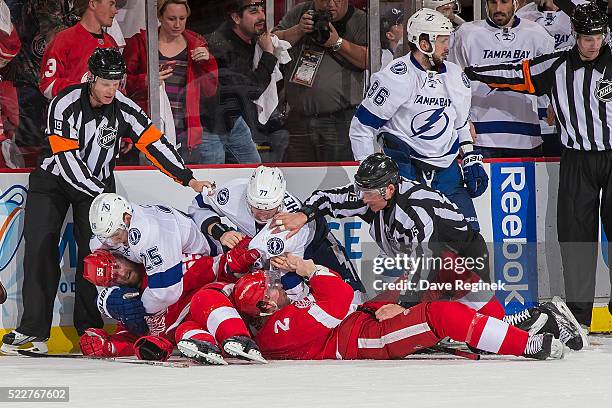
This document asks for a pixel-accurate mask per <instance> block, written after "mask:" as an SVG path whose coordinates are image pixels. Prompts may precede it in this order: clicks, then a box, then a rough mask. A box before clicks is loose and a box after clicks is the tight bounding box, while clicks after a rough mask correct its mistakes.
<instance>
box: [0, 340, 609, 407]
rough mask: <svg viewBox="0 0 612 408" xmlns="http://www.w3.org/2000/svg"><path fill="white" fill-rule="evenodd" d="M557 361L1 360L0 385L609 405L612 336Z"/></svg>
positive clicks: (159, 394)
mask: <svg viewBox="0 0 612 408" xmlns="http://www.w3.org/2000/svg"><path fill="white" fill-rule="evenodd" d="M590 340H591V341H592V342H593V343H594V344H593V345H592V346H591V347H590V348H589V349H588V350H585V351H581V352H571V351H569V350H567V353H566V357H565V359H564V360H560V361H559V360H555V361H531V360H526V359H519V358H511V357H497V356H494V357H487V358H486V359H485V360H481V361H469V360H458V359H455V360H399V361H397V360H396V361H371V360H370V361H363V360H362V361H275V362H271V363H270V364H268V365H256V364H243V365H230V366H216V367H211V366H198V367H189V368H167V367H156V366H140V365H132V364H121V363H113V362H104V361H92V360H76V359H50V358H47V359H42V358H38V359H33V358H27V357H13V356H2V357H0V385H1V386H69V387H70V403H68V404H59V403H52V404H50V403H41V402H38V403H31V404H27V403H2V404H1V405H0V406H2V407H3V408H11V407H13V406H14V407H26V406H32V407H35V408H36V407H38V408H41V407H44V406H53V407H57V406H61V405H66V406H70V407H79V408H81V407H83V408H89V407H164V408H166V407H200V408H225V407H241V408H255V407H265V408H276V407H283V408H288V407H291V408H294V407H312V408H323V407H337V408H344V407H349V408H355V407H368V408H390V407H405V408H425V407H435V408H442V407H477V408H480V407H483V408H485V407H486V408H503V407H513V408H516V407H520V408H544V407H554V408H561V407H571V408H590V407H609V406H612V338H610V337H602V336H597V337H594V336H591V337H590Z"/></svg>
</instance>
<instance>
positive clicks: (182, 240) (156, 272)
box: [90, 204, 219, 313]
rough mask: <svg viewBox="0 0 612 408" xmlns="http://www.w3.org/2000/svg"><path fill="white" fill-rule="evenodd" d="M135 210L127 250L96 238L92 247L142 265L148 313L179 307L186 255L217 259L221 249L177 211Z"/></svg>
mask: <svg viewBox="0 0 612 408" xmlns="http://www.w3.org/2000/svg"><path fill="white" fill-rule="evenodd" d="M132 208H133V213H132V219H131V221H130V226H129V228H128V245H127V246H120V247H106V246H104V245H102V246H101V245H100V244H99V241H98V239H97V238H95V237H93V238H92V240H91V241H90V247H91V250H95V249H98V248H102V249H108V250H109V251H111V252H117V253H119V254H121V255H123V256H124V257H126V258H127V259H129V260H131V261H132V262H136V263H139V264H143V266H144V269H145V271H146V274H147V276H148V286H147V288H146V289H145V290H144V291H143V293H142V296H141V299H142V303H143V305H144V307H145V310H146V311H147V313H157V312H159V311H161V310H164V309H166V308H167V307H168V306H170V305H172V304H174V303H176V301H177V300H178V299H179V298H180V297H181V294H182V293H183V274H184V273H185V269H184V268H183V258H184V255H183V254H193V255H204V256H215V255H217V253H218V249H219V248H218V247H217V246H216V244H215V243H214V242H212V241H209V240H208V239H207V238H206V237H205V236H204V235H203V234H202V233H200V229H199V228H198V226H197V225H196V224H195V223H194V222H193V220H192V219H191V218H190V217H189V216H187V215H186V214H184V213H182V212H181V211H179V210H177V209H175V208H171V207H166V206H163V205H137V204H132Z"/></svg>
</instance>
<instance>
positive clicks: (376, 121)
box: [355, 105, 387, 129]
mask: <svg viewBox="0 0 612 408" xmlns="http://www.w3.org/2000/svg"><path fill="white" fill-rule="evenodd" d="M355 117H356V118H357V120H359V122H361V124H363V125H365V126H369V127H371V128H373V129H380V128H381V127H382V125H384V124H385V123H387V119H383V118H379V117H378V116H376V115H375V114H373V113H372V112H370V111H369V110H367V109H366V108H364V107H363V105H359V107H358V108H357V112H355Z"/></svg>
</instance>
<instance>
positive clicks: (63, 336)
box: [0, 324, 115, 353]
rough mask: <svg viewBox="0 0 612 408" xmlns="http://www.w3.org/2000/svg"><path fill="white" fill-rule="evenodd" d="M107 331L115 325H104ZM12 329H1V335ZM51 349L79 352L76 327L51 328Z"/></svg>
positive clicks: (63, 351)
mask: <svg viewBox="0 0 612 408" xmlns="http://www.w3.org/2000/svg"><path fill="white" fill-rule="evenodd" d="M104 328H105V329H106V331H108V332H109V333H113V332H114V331H115V325H114V324H109V325H106V326H104ZM11 330H12V329H0V336H4V334H6V333H8V332H10V331H11ZM49 351H50V352H52V353H78V352H80V351H81V349H80V348H79V336H78V335H77V332H76V329H75V328H74V327H72V326H54V327H52V328H51V337H50V338H49Z"/></svg>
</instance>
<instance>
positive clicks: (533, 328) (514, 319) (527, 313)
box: [503, 306, 548, 336]
mask: <svg viewBox="0 0 612 408" xmlns="http://www.w3.org/2000/svg"><path fill="white" fill-rule="evenodd" d="M503 320H504V322H506V323H508V324H509V325H512V326H515V327H518V328H519V329H521V330H525V331H526V332H528V333H529V335H530V336H533V335H534V334H536V333H538V332H540V330H541V329H542V327H544V325H545V324H546V322H547V321H548V315H547V314H546V313H544V312H543V311H542V310H540V307H539V306H534V307H530V308H529V309H525V310H522V311H520V312H517V313H514V314H511V315H507V316H504V319H503Z"/></svg>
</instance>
